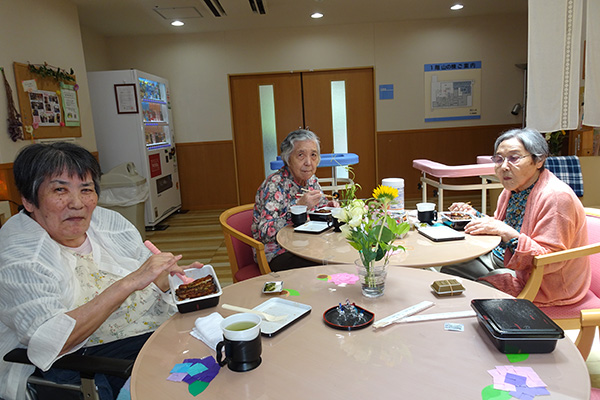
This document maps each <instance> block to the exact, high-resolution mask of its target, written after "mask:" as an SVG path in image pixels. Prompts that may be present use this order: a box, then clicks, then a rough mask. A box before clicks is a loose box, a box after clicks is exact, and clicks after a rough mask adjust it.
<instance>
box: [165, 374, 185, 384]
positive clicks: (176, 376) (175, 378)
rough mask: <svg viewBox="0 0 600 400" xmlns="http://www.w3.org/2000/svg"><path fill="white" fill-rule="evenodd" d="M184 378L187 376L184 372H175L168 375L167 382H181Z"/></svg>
mask: <svg viewBox="0 0 600 400" xmlns="http://www.w3.org/2000/svg"><path fill="white" fill-rule="evenodd" d="M186 376H187V373H185V372H175V373H173V374H171V375H169V377H168V378H167V380H168V381H172V382H181V381H182V380H183V378H185V377H186Z"/></svg>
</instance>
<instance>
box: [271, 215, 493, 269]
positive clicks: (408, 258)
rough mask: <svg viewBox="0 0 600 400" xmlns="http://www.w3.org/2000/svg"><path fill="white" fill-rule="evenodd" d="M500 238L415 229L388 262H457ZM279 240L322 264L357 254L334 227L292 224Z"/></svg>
mask: <svg viewBox="0 0 600 400" xmlns="http://www.w3.org/2000/svg"><path fill="white" fill-rule="evenodd" d="M500 240H501V239H500V236H495V235H477V236H476V235H469V234H465V238H464V239H461V240H451V241H444V242H434V241H432V240H430V239H428V238H427V237H425V236H423V235H421V234H420V233H419V232H417V231H416V230H414V229H413V230H410V231H409V232H408V233H407V234H406V236H405V237H403V238H402V239H399V240H397V241H396V242H395V243H396V244H400V245H402V246H403V247H404V248H405V249H406V250H405V251H402V250H399V251H397V252H396V253H395V254H393V255H392V256H391V257H390V262H389V265H391V266H394V265H395V266H403V267H415V268H428V267H438V266H442V265H449V264H456V263H459V262H463V261H468V260H472V259H474V258H477V257H479V256H480V255H482V254H485V253H488V252H490V251H492V249H494V247H496V246H497V245H498V243H500ZM277 242H278V243H279V245H280V246H281V247H283V248H284V249H286V250H287V251H289V252H291V253H294V254H295V255H297V256H299V257H302V258H305V259H308V260H311V261H315V262H318V263H321V264H350V263H354V261H355V260H356V259H357V258H358V253H357V252H356V250H355V249H354V248H353V247H352V246H351V245H350V244H349V243H348V241H347V240H346V238H345V237H344V235H343V234H342V233H341V232H334V230H333V228H331V229H328V230H326V231H324V232H322V233H319V234H315V233H305V232H296V231H295V230H294V227H292V226H291V225H289V226H286V227H284V228H282V229H280V230H279V232H278V233H277Z"/></svg>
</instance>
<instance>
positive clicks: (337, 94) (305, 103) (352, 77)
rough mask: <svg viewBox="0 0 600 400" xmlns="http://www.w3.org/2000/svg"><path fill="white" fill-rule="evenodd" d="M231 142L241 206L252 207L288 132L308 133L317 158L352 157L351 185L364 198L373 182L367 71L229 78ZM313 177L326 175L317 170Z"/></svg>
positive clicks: (371, 90)
mask: <svg viewBox="0 0 600 400" xmlns="http://www.w3.org/2000/svg"><path fill="white" fill-rule="evenodd" d="M229 80H230V96H231V109H232V118H233V140H234V149H235V159H236V174H237V185H238V199H239V202H240V204H246V203H252V202H254V196H255V194H256V190H257V189H258V186H259V185H260V184H261V183H262V181H263V180H264V179H265V177H266V175H268V174H270V173H271V172H273V171H271V170H270V168H269V163H270V162H271V161H274V160H275V156H277V155H279V145H280V144H281V142H282V141H283V139H284V138H285V137H286V136H287V134H288V133H290V132H291V131H293V130H296V129H298V128H300V127H303V128H307V129H310V130H311V131H313V132H315V134H317V136H319V138H320V140H321V153H335V152H337V153H340V152H344V153H356V154H358V156H359V160H360V161H359V163H358V164H356V165H353V169H354V173H355V177H354V181H355V182H357V183H359V184H360V185H361V186H362V188H363V189H362V192H360V193H358V195H359V196H361V197H369V196H370V193H371V190H372V189H373V187H374V186H375V183H376V176H377V175H376V162H375V110H374V108H375V106H374V83H373V69H372V68H357V69H349V70H339V71H310V72H291V73H279V74H260V75H238V76H230V78H229ZM316 175H317V177H319V178H325V177H330V176H331V168H330V167H327V168H319V169H318V170H317V174H316Z"/></svg>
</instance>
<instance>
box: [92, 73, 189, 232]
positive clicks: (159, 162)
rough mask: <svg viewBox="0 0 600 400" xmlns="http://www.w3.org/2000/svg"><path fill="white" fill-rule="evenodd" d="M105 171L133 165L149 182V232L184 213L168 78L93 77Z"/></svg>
mask: <svg viewBox="0 0 600 400" xmlns="http://www.w3.org/2000/svg"><path fill="white" fill-rule="evenodd" d="M88 82H89V86H90V98H91V104H92V115H93V119H94V130H95V132H96V145H97V147H98V157H99V161H100V167H101V168H102V172H103V173H105V172H108V171H109V170H111V169H112V168H114V167H115V166H117V165H120V164H122V163H125V162H130V161H132V162H133V163H134V164H135V167H136V169H137V171H138V173H139V174H140V175H141V176H143V177H144V178H146V180H147V182H148V184H149V192H150V196H149V198H148V200H147V201H146V205H145V213H144V214H145V222H146V227H147V229H161V228H162V227H164V225H163V226H161V225H160V224H159V223H160V222H161V221H162V220H163V219H165V218H166V217H168V216H169V215H171V214H172V213H173V212H175V211H177V210H179V209H180V208H181V192H180V190H179V175H178V173H177V154H176V152H175V140H174V129H173V118H172V113H171V105H170V101H169V83H168V81H167V80H166V79H163V78H160V77H158V76H154V75H151V74H148V73H145V72H142V71H138V70H134V69H131V70H121V71H98V72H89V73H88Z"/></svg>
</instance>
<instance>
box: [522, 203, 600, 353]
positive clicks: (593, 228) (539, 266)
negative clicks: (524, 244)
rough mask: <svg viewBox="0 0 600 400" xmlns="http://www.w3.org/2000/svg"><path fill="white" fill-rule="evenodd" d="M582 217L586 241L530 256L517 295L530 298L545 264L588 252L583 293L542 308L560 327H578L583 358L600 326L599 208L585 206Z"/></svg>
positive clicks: (540, 281)
mask: <svg viewBox="0 0 600 400" xmlns="http://www.w3.org/2000/svg"><path fill="white" fill-rule="evenodd" d="M586 218H587V226H588V241H589V243H590V244H588V245H586V246H581V247H577V248H575V249H568V250H563V251H557V252H555V253H549V254H544V255H541V256H536V257H534V260H533V272H532V274H531V276H530V277H529V280H528V281H527V284H526V285H525V287H524V288H523V290H522V291H521V293H520V294H519V296H517V297H518V298H520V299H528V300H531V301H533V299H534V298H535V296H536V295H537V293H538V291H539V289H540V285H541V283H542V279H543V277H544V266H545V265H547V264H551V263H556V262H560V261H565V260H571V259H574V258H578V257H586V256H589V257H590V268H591V271H592V283H591V286H590V289H589V290H588V293H587V294H586V296H585V297H584V298H583V299H582V300H581V301H579V302H578V303H575V304H570V305H567V306H554V307H544V308H542V311H544V313H546V314H547V315H548V316H549V317H550V318H552V320H554V321H555V322H556V323H557V324H558V325H559V326H560V327H561V328H563V329H566V330H569V329H579V334H578V336H577V339H576V340H575V345H576V346H577V348H578V349H579V352H580V353H581V355H582V356H583V358H584V359H587V357H588V356H589V354H590V351H591V348H592V343H593V341H594V338H595V336H596V328H597V327H600V210H597V209H589V208H586Z"/></svg>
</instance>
